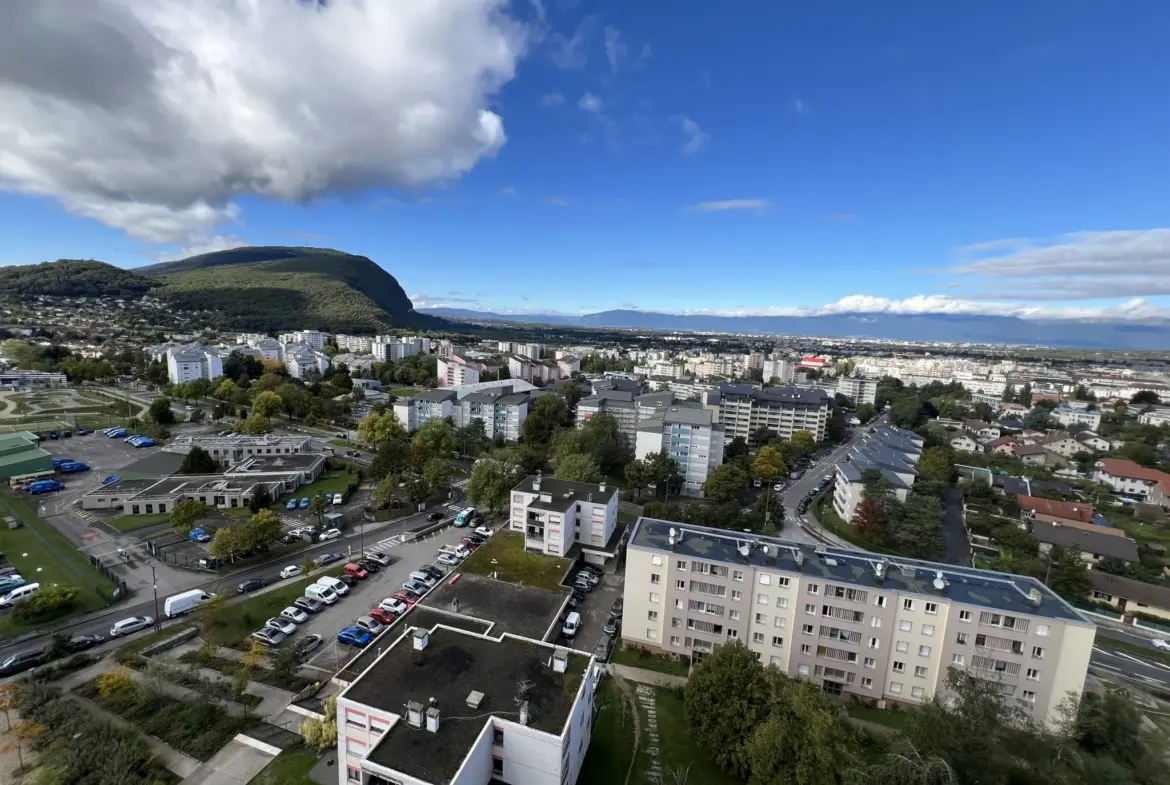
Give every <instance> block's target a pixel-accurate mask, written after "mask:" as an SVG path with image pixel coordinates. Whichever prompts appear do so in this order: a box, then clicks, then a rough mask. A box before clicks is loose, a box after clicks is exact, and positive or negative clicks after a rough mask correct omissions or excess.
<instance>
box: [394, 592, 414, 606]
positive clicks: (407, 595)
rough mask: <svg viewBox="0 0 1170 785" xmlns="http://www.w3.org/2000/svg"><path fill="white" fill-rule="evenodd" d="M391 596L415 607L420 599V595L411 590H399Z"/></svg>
mask: <svg viewBox="0 0 1170 785" xmlns="http://www.w3.org/2000/svg"><path fill="white" fill-rule="evenodd" d="M390 596H391V597H393V598H394V599H396V600H402V601H403V602H405V603H406V604H407V605H414V604H415V603H416V602H418V601H419V599H420V597H419V595H417V594H415V593H414V592H412V591H410V590H409V589H399V590H398V591H396V592H394V593H393V594H391V595H390Z"/></svg>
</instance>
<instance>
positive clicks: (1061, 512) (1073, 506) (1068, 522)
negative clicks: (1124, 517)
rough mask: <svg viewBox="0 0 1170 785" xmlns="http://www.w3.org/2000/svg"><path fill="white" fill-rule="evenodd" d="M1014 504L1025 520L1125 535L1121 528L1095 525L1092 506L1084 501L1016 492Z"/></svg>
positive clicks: (1021, 517)
mask: <svg viewBox="0 0 1170 785" xmlns="http://www.w3.org/2000/svg"><path fill="white" fill-rule="evenodd" d="M1016 504H1017V505H1018V506H1019V508H1020V519H1021V520H1022V521H1025V522H1031V521H1047V522H1048V523H1058V524H1060V525H1061V526H1071V527H1073V528H1074V529H1085V530H1086V531H1099V532H1101V533H1103V534H1108V535H1114V536H1121V537H1124V536H1125V532H1123V531H1122V530H1121V529H1115V528H1113V527H1112V526H1108V525H1097V524H1096V523H1094V521H1095V520H1096V519H1097V518H1096V516H1095V515H1094V513H1093V506H1092V505H1091V504H1085V503H1084V502H1066V501H1057V500H1054V499H1046V498H1044V497H1042V496H1029V495H1027V494H1023V493H1020V494H1016Z"/></svg>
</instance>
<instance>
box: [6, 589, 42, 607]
mask: <svg viewBox="0 0 1170 785" xmlns="http://www.w3.org/2000/svg"><path fill="white" fill-rule="evenodd" d="M40 588H41V585H40V584H39V583H26V584H25V585H23V586H19V587H17V588H15V589H13V590H12V591H10V592H8V593H7V594H5V595H4V596H3V597H0V608H10V607H12V606H13V605H15V604H16V603H18V602H20V601H21V600H27V599H28V598H29V597H30V596H31V595H32V593H33V592H35V591H38V590H39V589H40Z"/></svg>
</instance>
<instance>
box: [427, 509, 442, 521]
mask: <svg viewBox="0 0 1170 785" xmlns="http://www.w3.org/2000/svg"><path fill="white" fill-rule="evenodd" d="M427 520H428V521H441V520H443V513H441V512H440V511H438V510H435V511H434V512H432V513H431V514H430V515H428V516H427Z"/></svg>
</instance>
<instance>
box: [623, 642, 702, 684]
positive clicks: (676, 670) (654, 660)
mask: <svg viewBox="0 0 1170 785" xmlns="http://www.w3.org/2000/svg"><path fill="white" fill-rule="evenodd" d="M612 662H613V663H614V664H615V665H628V666H629V667H631V668H643V669H644V670H648V671H656V672H658V673H666V674H669V675H671V676H682V677H683V678H686V677H687V676H689V675H690V665H688V664H687V663H685V662H683V661H682V660H672V659H670V658H669V657H663V656H662V655H661V654H651V653H650V652H648V651H645V650H643V649H627V648H626V647H625V646H622V647H620V648H618V649H615V650H614V653H613V659H612Z"/></svg>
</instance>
